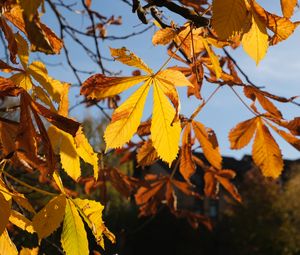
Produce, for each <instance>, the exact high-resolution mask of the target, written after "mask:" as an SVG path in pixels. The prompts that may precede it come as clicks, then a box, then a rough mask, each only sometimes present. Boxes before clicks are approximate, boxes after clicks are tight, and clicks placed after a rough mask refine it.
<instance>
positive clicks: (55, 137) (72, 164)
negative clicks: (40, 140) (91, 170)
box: [48, 126, 81, 181]
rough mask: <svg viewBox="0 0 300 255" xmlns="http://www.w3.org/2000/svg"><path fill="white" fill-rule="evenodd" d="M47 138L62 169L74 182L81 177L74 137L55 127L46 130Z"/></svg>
mask: <svg viewBox="0 0 300 255" xmlns="http://www.w3.org/2000/svg"><path fill="white" fill-rule="evenodd" d="M48 136H49V139H50V141H51V145H52V147H53V149H54V151H55V153H57V154H58V153H59V155H60V161H61V164H62V168H63V169H64V170H65V172H66V173H67V174H68V175H69V176H70V177H71V178H72V179H73V180H74V181H77V179H78V178H79V177H80V176H81V170H80V160H79V155H78V153H77V148H76V143H75V141H74V137H73V136H72V135H70V134H68V133H66V132H64V131H62V130H60V129H58V128H57V127H55V126H51V127H49V129H48Z"/></svg>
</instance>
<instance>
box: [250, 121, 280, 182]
mask: <svg viewBox="0 0 300 255" xmlns="http://www.w3.org/2000/svg"><path fill="white" fill-rule="evenodd" d="M256 120H257V131H256V135H255V139H254V143H253V148H252V155H253V160H254V163H255V164H256V165H257V166H258V167H259V168H260V169H261V170H262V173H263V175H264V176H267V177H273V178H277V177H278V176H279V175H280V174H281V172H282V170H283V160H282V155H281V151H280V149H279V146H278V144H277V143H276V141H275V140H274V138H273V137H272V135H271V133H270V131H269V129H268V128H267V127H266V126H265V125H264V123H263V122H262V120H261V118H257V119H256Z"/></svg>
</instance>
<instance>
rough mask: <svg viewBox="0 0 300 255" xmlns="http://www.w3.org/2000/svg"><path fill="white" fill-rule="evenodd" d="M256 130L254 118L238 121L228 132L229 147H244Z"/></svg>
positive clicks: (234, 148)
mask: <svg viewBox="0 0 300 255" xmlns="http://www.w3.org/2000/svg"><path fill="white" fill-rule="evenodd" d="M255 130H256V118H252V119H249V120H246V121H243V122H241V123H239V124H238V125H237V126H235V127H234V128H233V129H231V130H230V132H229V141H230V148H231V149H233V150H239V149H241V148H243V147H245V146H246V145H247V144H248V143H249V142H250V141H251V138H252V137H253V135H254V132H255Z"/></svg>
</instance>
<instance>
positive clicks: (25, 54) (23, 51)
mask: <svg viewBox="0 0 300 255" xmlns="http://www.w3.org/2000/svg"><path fill="white" fill-rule="evenodd" d="M15 38H16V42H17V45H18V56H19V59H20V61H21V64H22V66H23V68H24V70H26V69H27V65H28V59H29V50H28V44H27V42H26V40H25V39H24V38H23V37H22V36H21V35H20V34H19V33H16V34H15Z"/></svg>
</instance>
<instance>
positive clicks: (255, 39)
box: [242, 13, 269, 65]
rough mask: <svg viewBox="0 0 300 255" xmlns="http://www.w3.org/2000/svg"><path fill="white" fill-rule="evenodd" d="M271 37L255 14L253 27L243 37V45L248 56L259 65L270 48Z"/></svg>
mask: <svg viewBox="0 0 300 255" xmlns="http://www.w3.org/2000/svg"><path fill="white" fill-rule="evenodd" d="M268 40H269V37H268V34H267V29H266V26H265V24H264V23H262V22H261V20H260V19H259V18H258V17H257V15H256V14H255V13H253V15H252V26H251V28H250V30H249V31H248V32H247V33H245V34H244V35H243V39H242V45H243V48H244V50H245V51H246V52H247V53H248V55H249V56H250V57H251V58H253V59H254V60H255V62H256V64H257V65H258V63H259V62H260V61H261V60H262V59H263V58H264V57H265V55H266V53H267V50H268V47H269V42H268Z"/></svg>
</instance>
